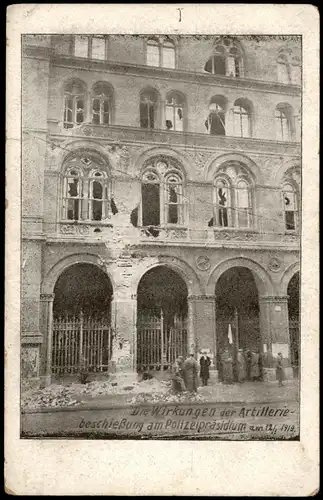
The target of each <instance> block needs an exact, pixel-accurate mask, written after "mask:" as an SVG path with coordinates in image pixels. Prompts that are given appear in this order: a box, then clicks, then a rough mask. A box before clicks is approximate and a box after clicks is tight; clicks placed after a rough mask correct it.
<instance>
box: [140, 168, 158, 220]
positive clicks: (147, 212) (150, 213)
mask: <svg viewBox="0 0 323 500" xmlns="http://www.w3.org/2000/svg"><path fill="white" fill-rule="evenodd" d="M141 210H142V225H143V226H159V225H160V180H159V176H158V174H157V173H156V172H154V171H152V170H148V171H146V172H145V173H144V175H143V176H142V183H141Z"/></svg>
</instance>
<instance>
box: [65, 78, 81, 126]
mask: <svg viewBox="0 0 323 500" xmlns="http://www.w3.org/2000/svg"><path fill="white" fill-rule="evenodd" d="M84 111H85V85H84V84H83V83H82V82H79V81H73V80H72V81H70V82H67V83H66V84H65V86H64V128H72V127H74V126H75V125H80V124H81V123H83V122H84Z"/></svg>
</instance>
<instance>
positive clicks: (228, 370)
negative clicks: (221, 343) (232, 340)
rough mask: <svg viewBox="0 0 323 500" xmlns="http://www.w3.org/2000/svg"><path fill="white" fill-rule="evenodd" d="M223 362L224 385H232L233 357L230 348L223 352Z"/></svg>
mask: <svg viewBox="0 0 323 500" xmlns="http://www.w3.org/2000/svg"><path fill="white" fill-rule="evenodd" d="M221 362H222V372H223V382H224V384H232V383H233V357H232V354H231V353H230V351H229V348H228V347H225V349H224V350H223V352H222V356H221Z"/></svg>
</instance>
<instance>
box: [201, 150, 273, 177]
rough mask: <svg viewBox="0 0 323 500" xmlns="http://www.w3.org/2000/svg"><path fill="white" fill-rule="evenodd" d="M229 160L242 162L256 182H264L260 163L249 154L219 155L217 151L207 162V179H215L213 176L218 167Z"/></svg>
mask: <svg viewBox="0 0 323 500" xmlns="http://www.w3.org/2000/svg"><path fill="white" fill-rule="evenodd" d="M227 162H237V163H241V164H242V166H244V167H245V168H247V170H248V171H249V173H250V178H251V179H253V180H254V181H255V184H261V183H262V182H263V178H262V177H263V176H262V173H261V170H260V168H259V167H258V165H257V164H256V163H255V162H254V161H253V160H251V159H250V158H249V157H248V156H246V155H243V154H240V153H225V154H223V155H221V156H217V153H216V154H214V155H213V156H211V158H209V160H208V161H207V162H206V164H205V170H204V178H205V180H206V181H213V178H214V176H215V175H216V174H217V171H218V169H219V168H220V167H222V166H223V165H224V164H225V163H227Z"/></svg>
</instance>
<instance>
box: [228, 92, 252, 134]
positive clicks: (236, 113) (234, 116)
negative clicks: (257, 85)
mask: <svg viewBox="0 0 323 500" xmlns="http://www.w3.org/2000/svg"><path fill="white" fill-rule="evenodd" d="M236 108H240V110H239V113H238V112H237V111H236ZM241 110H244V113H242V112H241ZM232 114H233V127H232V128H233V136H234V137H240V138H242V139H248V138H249V139H250V138H252V112H251V110H250V108H249V106H247V105H246V106H244V105H243V103H239V104H236V101H235V103H234V105H233V108H232ZM236 116H239V117H240V118H239V129H240V134H237V127H236ZM242 116H247V118H248V134H247V135H243V119H242Z"/></svg>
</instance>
